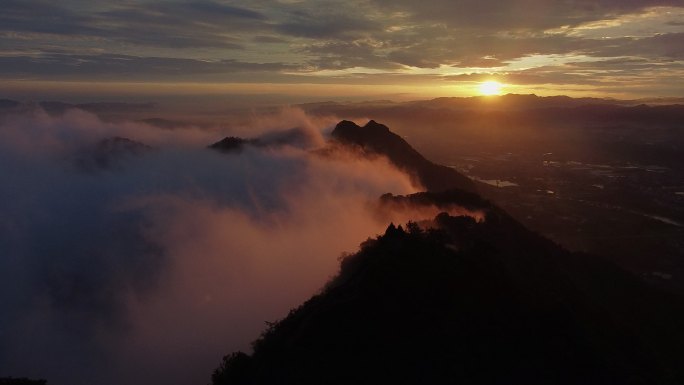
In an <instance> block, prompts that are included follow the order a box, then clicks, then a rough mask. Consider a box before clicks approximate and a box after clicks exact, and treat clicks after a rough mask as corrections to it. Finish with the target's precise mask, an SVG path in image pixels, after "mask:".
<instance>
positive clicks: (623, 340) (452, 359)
mask: <svg viewBox="0 0 684 385" xmlns="http://www.w3.org/2000/svg"><path fill="white" fill-rule="evenodd" d="M332 137H333V139H334V140H336V141H338V142H339V143H342V144H343V145H351V146H354V147H357V148H358V147H360V148H362V149H363V151H365V152H367V153H369V154H370V153H373V152H375V153H379V154H383V155H385V156H387V157H388V158H389V159H390V160H391V161H392V162H393V163H394V164H395V165H397V166H398V167H399V168H402V169H404V170H407V171H408V172H409V173H414V175H417V176H418V178H419V179H420V180H421V181H422V182H423V184H424V185H425V186H426V187H428V190H430V191H429V192H423V193H418V194H413V195H409V196H394V195H392V194H386V195H384V196H383V197H382V198H381V199H380V202H379V204H383V205H401V206H411V207H414V208H416V209H420V208H421V207H426V206H431V207H438V208H445V207H447V206H461V207H464V208H467V209H469V210H479V211H481V212H483V213H485V217H484V220H478V219H476V218H473V217H471V216H467V215H466V216H455V215H450V214H447V213H446V212H445V213H442V214H439V215H437V216H436V217H434V218H431V219H425V218H416V222H409V223H408V224H406V225H405V227H404V226H395V225H394V224H390V225H389V226H388V228H387V230H386V232H385V233H384V234H383V235H381V236H379V237H377V238H375V239H369V240H368V241H366V242H364V243H363V244H362V245H361V249H360V250H359V251H358V252H357V253H356V254H354V255H352V256H350V257H347V258H345V259H344V260H343V261H342V263H341V268H340V272H339V274H338V275H337V276H336V277H335V278H333V279H332V280H331V281H330V282H329V283H328V284H327V285H326V287H325V288H324V289H323V290H322V292H321V293H320V294H317V295H314V296H313V297H312V298H311V299H310V300H308V301H306V302H305V303H304V304H302V305H301V306H300V307H298V308H296V309H294V310H292V311H291V312H290V313H289V314H288V315H287V316H286V317H285V318H284V319H282V320H280V321H278V322H276V323H273V324H272V325H270V327H269V328H268V329H267V330H266V331H265V332H264V333H263V334H262V336H261V337H260V338H259V339H258V340H257V341H255V342H254V344H253V347H254V352H253V354H251V355H247V354H245V353H242V352H236V353H233V354H230V355H228V356H226V357H225V358H224V360H223V362H222V363H221V366H220V367H219V368H218V369H217V370H216V371H215V372H214V374H213V377H212V379H213V383H214V384H215V385H219V384H221V385H223V384H252V385H255V384H284V385H287V384H300V385H305V384H312V385H313V384H454V383H463V384H540V385H541V384H568V385H570V384H573V385H579V384H644V385H645V384H681V383H684V366H683V365H682V357H684V329H682V328H681V325H682V323H683V322H684V301H682V298H681V297H678V296H676V295H672V294H668V293H664V292H661V291H658V290H656V289H654V288H652V287H650V286H648V285H647V284H645V283H643V282H642V281H641V280H639V279H638V278H636V277H634V276H632V275H631V274H630V273H627V272H625V271H623V270H621V269H620V268H618V267H616V266H615V265H613V264H611V263H609V262H607V261H605V260H604V259H602V258H601V257H598V256H594V255H588V254H582V253H570V252H568V251H566V250H564V249H562V248H561V247H559V246H557V245H556V244H554V243H553V242H551V241H549V240H547V239H545V238H543V237H542V236H540V235H538V234H536V233H533V232H531V231H529V230H527V229H525V228H524V227H523V226H522V225H520V224H519V223H518V222H517V221H515V220H514V219H513V218H511V217H510V216H509V215H508V214H507V213H505V212H504V211H503V210H501V209H499V208H498V207H496V206H495V205H493V204H492V203H490V202H488V201H486V200H484V199H482V198H481V197H479V196H478V195H477V194H476V193H474V192H472V190H471V191H464V190H465V189H471V188H472V185H471V184H468V183H464V182H463V181H462V178H465V177H463V176H462V175H460V174H458V173H455V172H454V173H447V172H446V171H431V170H444V169H448V168H444V169H443V168H441V167H442V166H438V165H435V164H433V163H431V162H429V161H427V160H426V159H425V158H424V157H423V156H422V155H420V154H419V153H418V152H417V151H415V150H414V149H413V148H412V147H411V146H410V145H409V144H408V143H406V141H404V140H403V139H402V138H400V137H399V136H397V135H395V134H393V133H391V132H390V131H389V129H388V128H387V127H386V126H384V125H381V124H378V123H376V122H374V121H371V122H369V123H368V124H367V125H366V126H364V127H359V126H358V125H356V124H354V123H352V122H348V121H343V122H340V123H339V124H338V125H337V127H336V128H335V131H333V134H332ZM229 142H231V141H229ZM448 170H450V169H448ZM433 172H434V173H435V174H437V175H438V176H433ZM438 173H443V174H438ZM432 178H436V179H432ZM440 178H443V179H445V180H444V181H440V180H439V179H440ZM449 178H453V179H454V181H449V180H446V179H449ZM449 183H453V185H450V184H449ZM457 185H462V187H463V188H460V189H459V188H453V187H456V186H457ZM447 187H450V188H452V189H451V190H444V188H447ZM445 211H446V210H445ZM331 220H334V218H331Z"/></svg>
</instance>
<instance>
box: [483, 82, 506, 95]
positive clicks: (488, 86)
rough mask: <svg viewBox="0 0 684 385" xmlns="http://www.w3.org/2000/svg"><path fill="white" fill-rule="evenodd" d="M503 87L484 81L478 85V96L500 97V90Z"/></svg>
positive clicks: (499, 84) (497, 83) (496, 83)
mask: <svg viewBox="0 0 684 385" xmlns="http://www.w3.org/2000/svg"><path fill="white" fill-rule="evenodd" d="M502 87H503V84H501V83H499V82H497V81H493V80H490V81H486V82H483V83H482V84H480V94H482V95H500V94H501V88H502Z"/></svg>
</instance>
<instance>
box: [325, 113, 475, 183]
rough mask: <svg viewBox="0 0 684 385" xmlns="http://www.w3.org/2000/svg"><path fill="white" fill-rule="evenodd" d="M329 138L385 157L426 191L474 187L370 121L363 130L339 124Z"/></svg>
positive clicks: (381, 126) (354, 126)
mask: <svg viewBox="0 0 684 385" xmlns="http://www.w3.org/2000/svg"><path fill="white" fill-rule="evenodd" d="M332 137H333V139H335V140H337V141H339V142H341V143H344V144H346V145H354V146H359V147H361V148H362V149H363V150H364V151H369V152H372V153H377V154H381V155H385V156H386V157H387V158H389V160H390V161H391V162H392V163H394V165H395V166H397V167H399V168H400V169H402V170H404V171H406V172H407V173H408V174H410V175H412V176H413V177H416V178H417V179H418V181H420V183H421V184H422V185H423V186H424V187H425V188H426V189H427V190H429V191H444V190H450V189H461V190H465V191H475V190H476V189H475V184H474V183H473V181H471V180H470V179H469V178H468V177H466V176H464V175H462V174H460V173H459V172H457V171H456V170H453V169H451V168H449V167H446V166H442V165H438V164H435V163H432V162H430V161H429V160H427V159H425V157H424V156H423V155H421V154H420V153H419V152H418V151H416V150H415V149H414V148H413V147H411V145H410V144H408V143H407V142H406V141H405V140H404V139H403V138H402V137H400V136H399V135H397V134H395V133H393V132H391V131H390V130H389V128H387V126H385V125H382V124H379V123H376V122H375V121H373V120H371V121H369V122H368V123H367V124H366V125H365V126H363V127H359V126H358V125H357V124H356V123H354V122H350V121H347V120H343V121H342V122H340V123H338V124H337V126H336V127H335V130H334V131H333V132H332Z"/></svg>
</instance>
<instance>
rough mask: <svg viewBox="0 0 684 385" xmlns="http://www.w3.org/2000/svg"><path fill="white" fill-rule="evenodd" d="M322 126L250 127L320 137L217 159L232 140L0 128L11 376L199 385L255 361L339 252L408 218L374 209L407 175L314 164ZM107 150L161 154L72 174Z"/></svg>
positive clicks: (0, 366) (2, 264)
mask: <svg viewBox="0 0 684 385" xmlns="http://www.w3.org/2000/svg"><path fill="white" fill-rule="evenodd" d="M320 124H321V122H320V121H315V122H314V121H312V120H310V119H309V118H308V117H307V116H306V115H304V114H303V113H302V112H301V111H298V110H287V111H284V112H282V113H280V114H277V115H275V116H271V117H255V118H254V119H252V120H251V121H250V122H249V124H247V123H245V125H244V126H243V127H242V128H239V127H238V128H237V129H236V131H234V132H231V134H238V133H239V131H247V130H252V132H253V133H262V134H263V135H266V136H269V135H270V136H273V135H277V131H276V133H274V132H273V131H272V130H274V129H277V130H279V129H291V128H292V127H293V126H296V127H300V128H301V130H303V131H304V132H307V133H308V134H307V135H309V137H310V138H311V140H308V141H304V142H299V144H298V147H292V146H282V147H276V148H262V149H255V148H247V149H245V151H243V152H242V153H241V154H239V155H238V154H223V153H219V152H216V151H211V150H209V149H206V148H205V147H204V145H206V144H207V143H211V142H212V141H213V140H216V139H219V138H220V137H221V135H223V134H227V133H225V132H217V131H206V130H200V129H192V128H186V129H177V130H163V129H157V128H154V127H151V126H147V125H143V124H137V123H125V122H124V123H117V124H112V123H104V122H102V121H100V120H98V119H97V118H96V117H94V116H93V115H90V114H88V113H86V112H83V111H75V110H71V111H68V112H66V113H65V114H64V115H60V116H50V115H47V114H45V113H44V112H42V111H40V110H33V109H30V110H27V111H25V112H23V113H21V114H17V115H12V116H8V117H5V118H3V120H2V121H1V122H0V139H1V140H0V173H1V174H2V175H3V179H4V181H3V183H2V185H0V281H1V282H2V287H3V290H1V291H0V303H2V308H3V309H2V310H3V311H2V312H0V330H1V331H2V332H0V375H11V376H29V377H44V378H47V379H48V380H49V381H50V383H52V384H56V385H60V384H70V383H97V384H104V385H106V384H121V383H127V384H143V383H168V384H187V383H202V382H203V381H204V382H206V381H207V380H208V378H209V377H208V376H209V375H210V373H211V370H212V369H213V368H214V366H215V365H216V364H217V363H218V362H219V360H220V358H221V356H222V355H223V354H225V353H227V352H230V351H233V350H236V349H243V350H244V349H249V342H250V341H252V340H253V339H254V338H255V337H257V335H258V333H259V332H260V331H261V330H262V329H263V326H264V322H265V321H274V320H276V319H279V318H281V317H283V316H284V315H285V314H286V313H287V311H288V310H289V309H290V308H292V307H294V306H296V305H297V304H298V303H300V302H301V301H303V300H304V299H306V298H308V297H309V296H310V295H311V294H312V293H315V292H316V291H317V290H318V289H319V288H320V287H322V285H323V284H324V283H325V282H326V280H327V279H328V278H329V277H330V276H332V275H333V274H334V273H335V272H336V269H337V264H338V261H337V259H338V257H339V256H340V255H341V254H342V253H343V252H350V251H354V250H355V249H356V247H357V245H358V244H359V243H360V242H362V241H364V240H365V239H366V238H367V237H368V236H372V235H373V234H377V233H380V232H382V231H383V230H384V228H385V227H386V225H387V220H394V221H397V222H401V221H405V220H408V219H409V218H408V215H409V213H408V212H407V213H402V212H401V211H397V212H394V213H390V214H389V216H387V214H385V216H383V217H379V216H378V215H377V210H374V209H373V207H374V205H375V204H376V203H377V199H378V197H379V196H380V195H381V194H383V193H386V192H393V193H395V194H401V193H410V192H413V191H415V189H416V187H414V186H412V185H411V183H410V182H409V179H408V177H407V176H406V175H404V174H403V173H401V172H399V171H397V170H396V169H394V168H393V167H392V166H390V165H389V163H388V162H387V161H386V160H384V159H375V160H367V159H359V158H357V157H356V156H355V155H354V154H347V153H336V154H335V155H334V156H333V155H330V154H328V155H324V154H322V153H319V152H315V151H314V152H312V151H311V150H314V149H315V148H317V147H318V146H320V145H321V144H322V143H323V137H322V136H321V127H325V126H321V125H320ZM324 131H325V130H324ZM112 136H127V137H128V138H130V139H132V140H138V141H142V142H145V143H147V144H149V145H150V147H151V148H149V149H148V150H145V151H142V152H134V151H131V152H127V151H126V147H124V148H123V149H120V151H117V152H114V153H112V154H111V155H112V156H115V157H116V159H115V162H114V163H107V164H105V165H104V166H103V167H101V168H97V169H92V168H91V169H88V170H85V171H84V170H83V169H82V168H80V167H78V165H77V164H76V163H74V159H78V156H81V157H83V156H85V155H83V154H90V152H89V151H92V149H93V148H97V143H99V141H100V140H101V139H103V138H108V137H112ZM209 137H211V138H212V140H208V138H209ZM126 143H127V142H125V143H123V144H122V145H124V146H125V145H127V144H126ZM200 143H201V144H200ZM94 146H95V147H94ZM74 154H78V156H75V155H74ZM112 164H113V165H115V167H110V166H112Z"/></svg>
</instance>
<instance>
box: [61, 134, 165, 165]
mask: <svg viewBox="0 0 684 385" xmlns="http://www.w3.org/2000/svg"><path fill="white" fill-rule="evenodd" d="M152 150H153V148H152V147H151V146H148V145H146V144H144V143H140V142H137V141H134V140H131V139H128V138H122V137H112V138H105V139H102V140H100V141H98V142H97V143H95V144H93V145H92V146H90V147H87V148H83V149H81V150H80V151H78V152H76V153H75V154H74V155H73V156H72V161H73V164H74V165H75V166H76V167H77V168H78V169H79V170H81V171H86V172H96V171H102V170H112V169H118V168H120V167H121V163H122V162H123V161H124V160H125V159H126V158H128V157H131V156H139V155H143V154H145V153H148V152H149V151H152Z"/></svg>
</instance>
